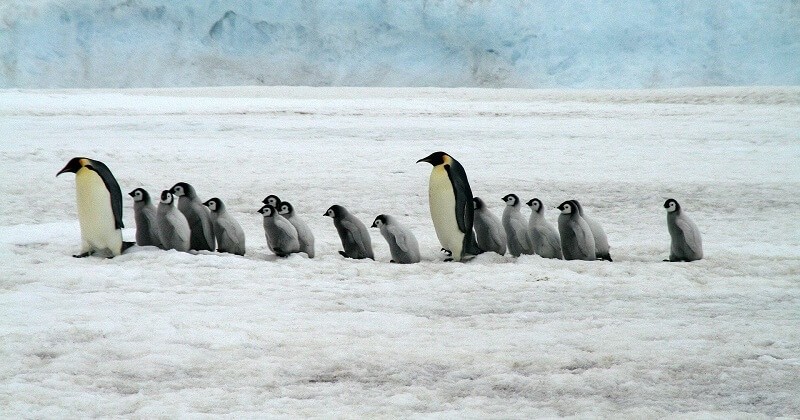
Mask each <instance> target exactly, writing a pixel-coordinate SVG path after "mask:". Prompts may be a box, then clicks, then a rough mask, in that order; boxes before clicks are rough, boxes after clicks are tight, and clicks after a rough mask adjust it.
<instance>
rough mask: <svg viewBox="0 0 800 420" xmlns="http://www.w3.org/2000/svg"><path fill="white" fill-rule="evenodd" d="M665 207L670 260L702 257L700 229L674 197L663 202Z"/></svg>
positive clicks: (694, 259) (687, 259)
mask: <svg viewBox="0 0 800 420" xmlns="http://www.w3.org/2000/svg"><path fill="white" fill-rule="evenodd" d="M664 208H665V209H667V229H668V230H669V236H670V238H672V242H671V244H670V252H669V260H670V261H673V262H675V261H687V262H688V261H696V260H699V259H702V258H703V241H702V239H701V238H700V229H698V228H697V225H695V224H694V222H693V221H692V219H690V218H689V216H687V215H686V213H685V212H684V211H683V209H682V208H681V205H680V204H678V202H677V201H675V199H672V198H670V199H668V200H667V201H665V202H664Z"/></svg>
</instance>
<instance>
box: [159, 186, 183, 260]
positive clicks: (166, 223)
mask: <svg viewBox="0 0 800 420" xmlns="http://www.w3.org/2000/svg"><path fill="white" fill-rule="evenodd" d="M164 193H167V194H169V191H164V192H162V193H161V196H162V201H161V202H160V203H158V210H157V211H156V220H157V222H158V238H159V240H160V242H161V248H162V249H174V250H177V251H182V252H186V251H188V250H189V246H190V237H191V230H190V228H189V222H188V221H187V220H186V216H184V215H183V213H181V212H180V210H178V208H177V207H176V206H175V202H174V197H172V198H170V200H173V201H171V202H169V203H165V202H164V201H163V197H164ZM171 195H172V194H170V196H171Z"/></svg>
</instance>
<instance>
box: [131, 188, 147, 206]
mask: <svg viewBox="0 0 800 420" xmlns="http://www.w3.org/2000/svg"><path fill="white" fill-rule="evenodd" d="M128 195H129V196H131V197H133V201H134V202H136V203H139V202H145V203H149V202H150V194H148V193H147V191H146V190H145V189H144V188H137V189H135V190H133V191H131V192H129V193H128Z"/></svg>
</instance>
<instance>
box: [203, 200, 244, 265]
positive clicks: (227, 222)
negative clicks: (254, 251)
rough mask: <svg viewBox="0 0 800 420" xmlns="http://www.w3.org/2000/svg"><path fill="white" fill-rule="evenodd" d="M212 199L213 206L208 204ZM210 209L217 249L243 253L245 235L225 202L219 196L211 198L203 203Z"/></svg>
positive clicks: (231, 252)
mask: <svg viewBox="0 0 800 420" xmlns="http://www.w3.org/2000/svg"><path fill="white" fill-rule="evenodd" d="M212 200H213V201H214V208H213V209H211V206H210V205H209V204H210V203H211V202H212ZM205 204H206V205H207V206H209V207H208V208H209V209H211V224H212V226H213V228H214V237H215V238H216V240H217V251H219V252H227V253H230V254H236V255H244V254H245V237H244V230H242V226H241V225H240V224H239V222H237V221H236V219H234V218H233V215H231V214H230V212H228V209H227V208H226V206H225V203H223V202H222V200H220V199H219V198H212V199H211V200H208V201H207V202H206V203H205Z"/></svg>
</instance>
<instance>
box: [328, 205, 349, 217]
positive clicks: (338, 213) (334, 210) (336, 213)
mask: <svg viewBox="0 0 800 420" xmlns="http://www.w3.org/2000/svg"><path fill="white" fill-rule="evenodd" d="M346 212H347V210H346V209H345V208H344V207H342V206H340V205H338V204H334V205H332V206H330V207H328V211H326V212H325V214H323V216H328V217H333V218H334V219H338V218H340V217H342V216H344V215H345V213H346Z"/></svg>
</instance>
